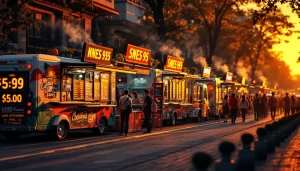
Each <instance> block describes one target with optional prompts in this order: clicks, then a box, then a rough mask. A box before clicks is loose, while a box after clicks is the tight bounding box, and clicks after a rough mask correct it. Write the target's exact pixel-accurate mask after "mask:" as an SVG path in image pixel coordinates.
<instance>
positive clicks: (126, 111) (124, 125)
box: [116, 89, 154, 136]
mask: <svg viewBox="0 0 300 171" xmlns="http://www.w3.org/2000/svg"><path fill="white" fill-rule="evenodd" d="M116 92H117V93H119V91H118V89H117V91H116ZM117 101H118V105H119V107H120V109H121V130H120V135H125V136H128V128H129V117H130V114H131V113H132V105H142V111H143V112H144V116H145V120H144V123H145V124H146V127H147V130H146V131H145V132H144V133H151V130H152V117H151V116H152V112H151V110H152V109H151V106H152V104H153V102H154V101H153V98H152V96H151V95H150V94H149V90H147V89H145V90H144V102H143V104H141V103H140V100H139V97H138V94H137V92H133V93H132V94H129V91H128V90H125V91H124V93H122V95H121V96H120V97H118V94H117Z"/></svg>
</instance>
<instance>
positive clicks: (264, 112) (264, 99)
mask: <svg viewBox="0 0 300 171" xmlns="http://www.w3.org/2000/svg"><path fill="white" fill-rule="evenodd" d="M267 102H268V99H267V96H266V94H264V95H263V96H262V97H261V101H260V104H261V111H262V113H261V117H262V118H265V117H267Z"/></svg>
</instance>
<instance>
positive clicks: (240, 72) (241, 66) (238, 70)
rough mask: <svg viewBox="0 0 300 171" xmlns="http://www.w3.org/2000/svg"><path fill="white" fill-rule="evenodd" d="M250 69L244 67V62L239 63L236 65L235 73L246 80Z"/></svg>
mask: <svg viewBox="0 0 300 171" xmlns="http://www.w3.org/2000/svg"><path fill="white" fill-rule="evenodd" d="M250 70H251V68H250V67H246V66H245V63H244V61H241V60H240V61H239V62H238V63H237V66H236V73H237V74H238V75H239V76H241V77H245V78H246V79H248V78H250V77H249V72H250Z"/></svg>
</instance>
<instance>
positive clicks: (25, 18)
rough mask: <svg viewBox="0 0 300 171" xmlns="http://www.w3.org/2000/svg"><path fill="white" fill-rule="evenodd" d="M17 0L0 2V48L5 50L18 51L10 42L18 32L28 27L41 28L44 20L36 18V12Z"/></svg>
mask: <svg viewBox="0 0 300 171" xmlns="http://www.w3.org/2000/svg"><path fill="white" fill-rule="evenodd" d="M26 4H27V3H24V4H23V3H18V1H17V0H9V1H2V2H0V28H2V30H0V49H1V50H2V51H3V52H8V51H16V50H20V49H16V48H15V47H14V46H12V45H11V44H10V43H11V42H12V40H13V37H14V35H15V34H16V33H18V32H19V31H21V30H25V29H28V28H34V27H35V28H39V27H40V26H41V25H42V24H43V22H42V21H39V20H36V19H35V16H34V13H33V12H32V11H31V10H29V9H28V8H27V6H26Z"/></svg>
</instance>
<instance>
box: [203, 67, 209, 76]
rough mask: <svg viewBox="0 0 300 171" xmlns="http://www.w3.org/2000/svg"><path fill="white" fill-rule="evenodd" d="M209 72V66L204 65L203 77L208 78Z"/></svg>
mask: <svg viewBox="0 0 300 171" xmlns="http://www.w3.org/2000/svg"><path fill="white" fill-rule="evenodd" d="M210 74H211V68H210V67H204V68H203V72H202V77H204V78H210Z"/></svg>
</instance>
